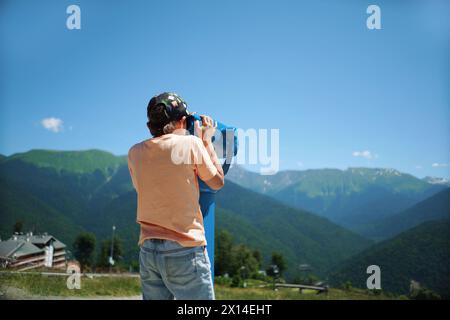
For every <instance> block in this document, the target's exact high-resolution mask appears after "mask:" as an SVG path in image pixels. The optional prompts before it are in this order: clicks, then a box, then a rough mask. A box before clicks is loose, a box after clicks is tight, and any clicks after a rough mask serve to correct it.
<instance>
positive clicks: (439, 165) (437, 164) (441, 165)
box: [431, 162, 448, 168]
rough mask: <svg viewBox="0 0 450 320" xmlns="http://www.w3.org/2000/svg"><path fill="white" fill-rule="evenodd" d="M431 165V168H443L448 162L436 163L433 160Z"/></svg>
mask: <svg viewBox="0 0 450 320" xmlns="http://www.w3.org/2000/svg"><path fill="white" fill-rule="evenodd" d="M431 166H432V167H433V168H443V167H447V166H448V164H446V163H437V162H435V163H433V164H432V165H431Z"/></svg>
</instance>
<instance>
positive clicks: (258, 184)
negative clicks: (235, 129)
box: [227, 166, 445, 236]
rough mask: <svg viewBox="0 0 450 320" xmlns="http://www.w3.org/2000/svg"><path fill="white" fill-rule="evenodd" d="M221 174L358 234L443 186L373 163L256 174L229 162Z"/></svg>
mask: <svg viewBox="0 0 450 320" xmlns="http://www.w3.org/2000/svg"><path fill="white" fill-rule="evenodd" d="M227 179H228V180H230V181H233V182H235V183H237V184H239V185H241V186H244V187H247V188H251V190H254V191H258V192H260V193H263V194H267V195H270V196H272V197H274V198H276V199H278V200H280V201H282V202H283V203H285V204H287V205H290V206H293V207H296V208H303V209H305V210H308V211H312V212H314V213H317V214H319V215H322V216H324V217H327V218H328V219H330V220H332V221H333V222H335V223H337V224H339V225H342V226H345V227H347V228H349V229H351V230H353V231H356V232H358V233H361V234H363V235H364V236H366V234H364V231H365V230H366V229H367V226H369V225H371V224H373V223H376V222H378V221H380V220H382V219H384V218H385V217H387V216H390V215H392V214H394V213H397V212H399V211H401V210H404V209H406V208H408V207H410V206H412V205H414V204H416V203H417V202H419V201H421V200H423V199H426V198H427V197H429V196H431V195H433V194H434V193H436V192H438V191H441V190H442V189H443V188H445V186H443V185H437V184H430V183H428V182H426V181H423V180H420V179H418V178H416V177H413V176H411V175H409V174H404V173H401V172H399V171H397V170H394V169H379V168H349V169H347V170H338V169H314V170H305V171H281V172H279V173H277V174H276V175H273V176H260V175H259V174H257V173H254V172H249V171H246V170H244V169H243V168H241V167H239V166H235V167H233V168H232V169H231V170H230V172H229V174H228V176H227Z"/></svg>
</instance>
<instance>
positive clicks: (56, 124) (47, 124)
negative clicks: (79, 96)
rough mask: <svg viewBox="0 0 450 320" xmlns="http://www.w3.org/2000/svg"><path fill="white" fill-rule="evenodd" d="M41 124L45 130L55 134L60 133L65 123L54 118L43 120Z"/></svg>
mask: <svg viewBox="0 0 450 320" xmlns="http://www.w3.org/2000/svg"><path fill="white" fill-rule="evenodd" d="M41 124H42V126H43V127H44V128H45V129H47V130H49V131H52V132H55V133H57V132H60V131H61V130H62V128H63V121H62V120H61V119H58V118H54V117H50V118H45V119H42V121H41Z"/></svg>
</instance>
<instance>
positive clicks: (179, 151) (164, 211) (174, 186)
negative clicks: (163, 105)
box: [128, 131, 217, 247]
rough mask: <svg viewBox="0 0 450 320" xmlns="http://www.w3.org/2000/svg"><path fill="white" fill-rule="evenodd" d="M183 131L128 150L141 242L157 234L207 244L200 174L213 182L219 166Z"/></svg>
mask: <svg viewBox="0 0 450 320" xmlns="http://www.w3.org/2000/svg"><path fill="white" fill-rule="evenodd" d="M184 133H185V132H184V131H182V132H181V134H179V133H170V134H165V135H162V136H160V137H156V138H152V139H148V140H145V141H143V142H141V143H138V144H135V145H134V146H133V147H131V149H130V151H129V152H128V167H129V169H130V175H131V179H132V182H133V186H134V188H135V189H136V192H137V203H138V205H137V222H138V223H139V224H140V226H141V235H140V239H139V244H142V242H143V241H144V240H145V239H150V238H157V239H168V240H173V241H177V242H178V243H180V244H181V245H182V246H185V247H194V246H202V245H206V238H205V229H204V226H203V216H202V213H201V210H200V204H199V196H200V193H199V188H198V180H197V175H198V176H199V177H200V178H201V179H202V180H204V181H207V180H210V179H211V178H213V177H214V176H215V175H216V173H217V168H216V167H215V166H214V164H213V162H212V161H211V158H210V156H209V154H208V151H207V150H206V148H205V146H204V145H203V142H202V141H201V139H199V138H198V137H196V136H193V135H185V134H184Z"/></svg>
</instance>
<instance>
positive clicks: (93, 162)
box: [5, 149, 126, 173]
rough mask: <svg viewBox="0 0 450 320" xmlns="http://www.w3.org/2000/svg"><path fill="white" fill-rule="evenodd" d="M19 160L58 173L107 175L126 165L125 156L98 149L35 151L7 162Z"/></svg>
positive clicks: (24, 153)
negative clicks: (51, 169)
mask: <svg viewBox="0 0 450 320" xmlns="http://www.w3.org/2000/svg"><path fill="white" fill-rule="evenodd" d="M18 159H19V160H22V161H24V162H27V163H31V164H33V165H35V166H37V167H47V168H54V169H56V170H57V171H62V170H64V171H67V172H73V173H92V172H94V171H95V170H100V171H102V172H104V173H107V172H111V171H114V170H116V169H117V168H118V167H119V166H120V165H122V164H124V163H126V157H125V156H115V155H114V154H112V153H110V152H107V151H102V150H98V149H91V150H83V151H56V150H43V149H35V150H30V151H28V152H23V153H16V154H13V155H11V156H9V157H7V158H6V160H5V161H10V160H18Z"/></svg>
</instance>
